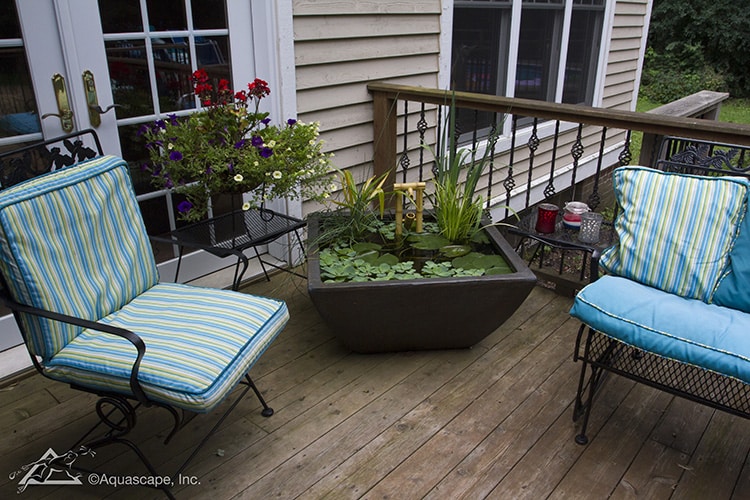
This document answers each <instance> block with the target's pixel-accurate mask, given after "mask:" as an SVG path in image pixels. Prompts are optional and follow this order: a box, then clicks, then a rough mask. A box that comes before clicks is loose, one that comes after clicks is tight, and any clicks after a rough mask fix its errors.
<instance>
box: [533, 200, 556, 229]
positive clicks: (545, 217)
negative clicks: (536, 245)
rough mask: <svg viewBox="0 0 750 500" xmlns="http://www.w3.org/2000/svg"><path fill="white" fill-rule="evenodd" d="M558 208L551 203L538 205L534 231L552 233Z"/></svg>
mask: <svg viewBox="0 0 750 500" xmlns="http://www.w3.org/2000/svg"><path fill="white" fill-rule="evenodd" d="M559 212H560V208H559V207H558V206H557V205H553V204H552V203H542V204H541V205H539V208H538V211H537V214H536V227H535V229H536V232H537V233H544V234H549V233H554V232H555V223H557V214H558V213H559Z"/></svg>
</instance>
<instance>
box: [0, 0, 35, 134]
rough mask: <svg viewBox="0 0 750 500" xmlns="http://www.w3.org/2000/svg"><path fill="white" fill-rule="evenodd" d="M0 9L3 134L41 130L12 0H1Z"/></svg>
mask: <svg viewBox="0 0 750 500" xmlns="http://www.w3.org/2000/svg"><path fill="white" fill-rule="evenodd" d="M0 12H1V13H2V20H1V21H0V34H2V45H0V68H2V71H1V72H0V137H12V136H21V135H26V134H39V133H41V126H40V123H39V114H38V113H37V107H36V99H35V98H34V91H33V87H32V84H31V76H30V73H29V65H28V63H27V61H26V53H25V52H24V50H23V41H22V40H21V38H20V33H21V28H20V24H19V22H18V15H17V14H16V6H15V3H14V2H13V0H1V1H0ZM14 147H15V146H14Z"/></svg>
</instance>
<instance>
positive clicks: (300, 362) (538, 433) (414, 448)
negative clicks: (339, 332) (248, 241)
mask: <svg viewBox="0 0 750 500" xmlns="http://www.w3.org/2000/svg"><path fill="white" fill-rule="evenodd" d="M244 291H246V292H248V293H257V294H261V295H270V296H274V297H279V298H283V299H285V300H286V301H287V304H288V305H289V309H290V312H291V314H292V319H291V320H290V322H289V325H288V326H287V328H286V329H285V330H284V332H282V334H281V336H280V337H279V338H278V339H277V341H276V342H274V344H273V345H272V346H271V347H270V348H269V349H268V351H267V352H266V353H265V354H264V356H263V357H262V358H261V360H260V361H259V362H258V363H257V364H256V365H255V366H254V367H253V369H252V370H251V376H252V377H253V379H254V380H255V381H256V383H257V384H258V386H259V387H260V389H261V390H262V392H263V394H264V396H265V397H266V399H267V400H268V401H269V404H271V406H273V407H274V409H275V410H276V414H275V415H273V416H272V417H270V418H264V417H262V416H260V414H259V411H260V405H259V403H258V402H257V400H256V399H255V398H254V397H252V395H248V397H247V398H245V399H244V400H243V401H242V402H241V403H240V404H239V405H238V407H237V409H236V410H235V412H234V413H232V414H231V415H230V417H229V418H228V419H227V421H226V422H224V425H223V426H222V427H221V430H220V431H219V432H218V433H217V434H216V435H214V436H213V437H212V438H211V441H210V442H209V443H208V445H207V446H206V447H205V448H204V449H203V450H202V451H201V452H200V454H199V455H198V457H197V459H196V461H195V462H194V463H193V464H192V465H191V466H190V467H189V468H188V470H187V471H186V472H185V474H186V475H191V476H195V477H196V478H198V480H200V482H201V484H200V485H198V486H195V485H192V486H185V485H183V486H178V487H177V488H175V490H176V493H177V495H178V497H179V498H213V499H223V498H233V497H236V498H266V497H277V498H285V499H286V498H305V499H307V498H313V499H317V498H336V499H338V498H400V499H403V498H405V499H410V498H430V499H444V498H450V499H453V498H467V499H475V498H534V499H537V498H548V497H550V498H605V497H610V496H611V497H612V498H616V499H632V498H649V499H651V498H656V499H660V498H708V497H710V498H712V499H723V498H726V499H730V498H733V499H741V498H746V497H747V491H748V487H750V478H749V477H748V475H750V462H749V461H748V453H749V452H750V421H747V420H744V419H741V418H738V417H733V416H730V415H727V414H723V413H721V412H716V411H714V410H711V409H709V408H706V407H703V406H700V405H696V404H694V403H691V402H689V401H685V400H682V399H679V398H675V397H672V396H669V395H666V394H663V393H661V392H659V391H656V390H654V389H651V388H647V387H645V386H641V385H639V384H635V383H634V382H632V381H628V380H625V379H622V378H621V377H616V376H610V380H608V381H607V383H606V384H605V385H604V387H603V388H602V390H601V392H600V393H599V395H598V396H597V401H596V405H595V411H594V413H593V414H592V417H591V421H590V423H589V438H590V440H591V442H590V443H589V445H588V446H579V445H577V444H575V442H574V441H573V437H574V436H575V434H576V426H575V424H574V423H573V421H572V418H571V417H572V404H573V399H574V395H575V390H576V386H577V382H578V373H579V368H580V367H579V365H578V364H577V363H574V362H573V361H572V352H573V347H574V342H575V336H576V334H577V329H578V324H577V323H576V322H575V321H574V320H572V319H571V318H570V317H569V316H568V314H567V311H568V309H569V307H570V304H571V299H570V298H566V297H561V296H558V295H555V293H554V292H553V291H550V290H547V289H544V288H540V287H537V288H535V289H534V291H533V292H532V294H531V295H530V296H529V298H528V299H527V300H526V301H525V302H524V304H523V305H522V306H521V308H520V309H519V310H518V311H517V313H516V314H514V315H513V316H512V317H511V318H510V319H509V320H508V321H507V322H506V323H505V324H504V325H503V326H501V327H500V328H498V330H497V331H495V332H493V333H492V334H491V335H490V336H488V337H487V338H486V339H484V340H483V341H481V342H480V343H479V344H477V345H476V346H474V347H473V348H471V349H461V350H453V351H450V350H449V351H431V352H410V353H386V354H374V355H361V354H355V353H351V352H349V351H348V350H347V349H346V348H344V347H343V346H342V345H341V344H340V343H339V342H338V341H337V340H336V339H335V338H334V336H333V335H332V334H331V332H330V331H329V330H328V329H327V328H326V326H325V325H323V324H322V322H321V319H320V317H319V316H318V314H317V312H316V311H315V309H314V307H313V306H312V303H311V301H310V300H309V297H307V294H306V291H305V284H304V281H302V280H297V279H296V278H295V279H292V278H289V277H287V276H286V275H280V276H275V277H274V279H273V280H272V281H271V282H260V283H257V284H254V285H252V286H250V287H248V288H246V289H245V290H244ZM342 307H345V305H342ZM94 400H95V399H94V398H93V396H91V395H87V394H83V393H80V392H78V391H74V390H72V389H70V388H68V387H66V386H64V385H62V384H59V383H54V382H51V381H47V380H45V379H43V378H42V377H40V376H38V375H34V376H31V377H28V378H25V379H21V380H16V381H15V382H14V383H13V384H12V385H10V386H6V387H3V388H0V429H1V430H2V431H3V433H2V435H1V436H0V452H2V455H1V457H2V458H0V464H1V465H2V467H1V470H2V471H4V474H3V475H2V477H0V495H1V496H2V497H3V498H9V497H10V494H15V489H16V486H17V481H18V479H17V478H16V479H15V480H11V479H10V478H9V477H8V475H9V474H10V473H11V472H12V471H14V470H16V469H18V468H20V467H21V466H22V465H24V464H26V463H29V462H31V461H33V460H35V459H37V458H39V457H40V456H41V455H42V453H44V452H45V451H46V450H47V449H48V448H50V447H51V448H53V449H54V450H56V451H59V452H61V451H65V449H67V447H69V446H70V444H72V442H73V441H75V439H77V437H78V436H79V435H80V434H81V433H83V432H84V430H86V429H87V428H88V427H89V426H91V425H92V424H93V423H94V422H95V417H94V415H93V412H92V411H91V410H92V405H93V401H94ZM226 404H228V403H226ZM214 413H216V412H214ZM217 415H218V414H217ZM213 417H214V416H213V415H208V416H199V417H197V418H195V419H194V420H192V421H191V422H190V423H189V424H188V425H187V427H186V428H185V429H183V430H182V431H181V432H180V433H178V435H177V436H176V437H175V438H174V439H173V441H172V442H171V443H169V444H168V445H164V444H163V442H162V441H163V439H164V437H165V433H166V432H167V429H168V426H169V420H170V417H169V416H168V415H167V414H166V413H165V412H163V411H162V410H159V409H154V408H151V409H146V410H144V411H143V412H142V413H141V414H139V421H140V422H141V424H140V425H139V426H138V427H137V428H136V432H135V437H136V438H137V440H138V441H139V443H140V444H141V445H142V448H143V449H144V451H145V452H146V453H147V454H148V455H149V456H150V457H151V458H152V460H153V461H154V462H155V463H156V465H157V467H158V468H161V469H163V470H164V471H167V472H171V471H172V470H174V469H175V468H176V466H177V464H179V463H180V461H181V460H182V459H184V458H185V457H186V456H187V454H188V453H189V450H190V449H191V447H192V446H194V445H195V444H196V443H197V442H198V441H199V440H200V438H201V437H202V435H203V434H204V433H205V432H206V431H207V430H208V429H209V428H210V427H211V426H212V425H213V423H214V421H215V418H213ZM80 460H81V461H82V462H83V460H84V459H80ZM88 460H90V462H88V464H89V465H92V466H94V467H96V468H97V469H101V470H105V471H106V472H107V473H109V474H116V475H128V474H141V473H142V472H143V471H142V467H141V466H140V464H138V463H137V461H136V460H135V459H134V458H133V456H132V453H130V452H128V451H127V450H126V449H125V448H124V447H118V446H112V447H109V448H105V449H102V450H100V451H99V452H98V453H97V455H96V457H94V458H90V459H88ZM23 495H24V498H60V497H63V496H66V497H69V496H70V495H75V496H76V497H77V498H102V497H107V498H113V499H115V498H123V499H127V498H133V496H134V495H137V496H139V497H141V498H144V499H145V498H162V496H161V494H160V493H158V492H154V491H151V490H148V489H145V488H133V487H121V488H112V487H101V486H100V487H92V486H64V487H44V488H42V487H34V486H31V487H29V488H28V489H27V490H26V491H25V492H24V493H23Z"/></svg>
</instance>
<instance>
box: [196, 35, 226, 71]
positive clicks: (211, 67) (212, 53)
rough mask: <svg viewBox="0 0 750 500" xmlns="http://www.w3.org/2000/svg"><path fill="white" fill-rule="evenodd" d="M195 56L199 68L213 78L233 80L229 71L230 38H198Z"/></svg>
mask: <svg viewBox="0 0 750 500" xmlns="http://www.w3.org/2000/svg"><path fill="white" fill-rule="evenodd" d="M195 54H196V56H197V58H198V67H199V68H204V69H205V70H206V71H208V74H210V75H211V77H212V78H214V77H215V78H226V79H227V80H230V79H231V72H230V71H229V37H227V36H196V37H195Z"/></svg>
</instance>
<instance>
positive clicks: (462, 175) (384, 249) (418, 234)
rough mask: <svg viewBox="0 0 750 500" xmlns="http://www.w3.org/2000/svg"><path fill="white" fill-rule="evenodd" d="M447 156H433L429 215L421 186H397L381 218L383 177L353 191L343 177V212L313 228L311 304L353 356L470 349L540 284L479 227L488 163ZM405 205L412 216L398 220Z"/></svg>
mask: <svg viewBox="0 0 750 500" xmlns="http://www.w3.org/2000/svg"><path fill="white" fill-rule="evenodd" d="M452 118H453V113H451V119H452ZM449 128H450V127H449ZM487 149H488V151H489V149H490V148H487ZM448 151H449V152H448V153H447V154H446V155H436V167H437V168H436V169H435V171H436V176H435V179H434V183H431V184H433V185H434V190H432V192H431V193H430V194H429V195H428V199H429V200H430V201H431V205H432V206H431V207H430V210H425V211H424V212H423V210H422V206H421V192H422V189H423V188H424V185H423V183H418V184H422V185H417V184H415V185H412V184H406V185H400V186H399V185H394V187H395V195H396V196H397V206H396V211H395V213H389V214H385V215H384V214H383V206H384V200H385V197H386V193H385V191H384V190H383V185H384V182H385V179H386V176H385V175H383V176H381V177H379V178H374V177H373V178H370V179H368V180H367V181H366V182H364V183H362V184H361V185H357V184H356V183H355V182H354V179H353V178H352V175H351V173H349V172H340V175H339V177H340V180H341V187H342V190H341V193H343V194H342V196H341V199H339V200H336V203H337V204H338V205H339V209H338V210H332V211H329V212H322V213H319V214H315V215H314V216H312V217H310V218H309V219H308V241H309V242H310V245H309V248H308V290H309V293H310V297H311V299H312V301H313V303H314V304H315V306H316V308H317V309H318V311H319V313H320V315H321V317H322V318H323V319H324V321H325V322H326V323H327V324H328V326H329V327H330V328H331V330H332V331H333V333H334V334H335V335H336V336H337V337H338V338H339V339H340V340H341V341H342V342H343V343H344V344H345V345H346V346H347V347H348V348H349V349H351V350H353V351H355V352H360V353H377V352H392V351H411V350H425V349H453V348H467V347H471V346H473V345H475V344H476V343H478V342H480V341H481V340H482V339H484V338H485V337H486V336H487V335H489V334H491V333H492V332H493V331H495V330H496V329H497V328H498V327H499V326H500V325H502V324H503V323H504V322H505V321H506V320H507V319H508V318H509V317H510V316H511V315H512V314H513V313H514V312H515V310H516V309H517V308H518V307H519V306H520V305H521V303H522V302H523V301H524V300H525V299H526V297H527V296H528V294H529V293H530V292H531V290H532V288H533V287H534V284H535V283H536V277H535V276H534V274H533V273H532V272H531V271H530V270H529V268H528V267H527V266H526V264H525V263H524V262H523V260H522V259H521V258H520V257H519V256H518V255H517V254H516V253H515V251H514V250H513V248H512V247H511V246H510V244H509V243H508V242H507V241H506V240H505V239H504V238H503V236H502V235H501V233H500V231H499V230H498V228H497V226H495V225H492V224H491V223H490V221H489V220H487V219H482V206H483V200H482V199H481V197H479V196H477V195H476V194H475V190H476V183H477V181H478V179H479V177H480V176H481V174H482V170H483V168H484V164H485V163H486V161H487V160H488V158H487V157H486V155H487V154H485V156H484V157H482V158H481V159H477V160H475V161H473V162H472V161H469V158H470V152H468V151H463V152H462V151H460V150H457V149H456V148H455V145H454V144H451V147H449V150H448ZM430 187H432V186H430ZM404 199H406V200H407V205H413V207H411V206H407V208H406V209H405V210H403V211H402V208H401V207H400V206H399V203H398V201H399V200H400V201H402V200H404ZM409 200H411V202H413V203H408V202H409ZM375 202H378V203H377V204H378V205H379V207H376V208H373V206H374V204H375ZM423 218H424V221H423V220H422V219H423ZM399 221H400V222H401V223H400V224H398V222H399Z"/></svg>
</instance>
